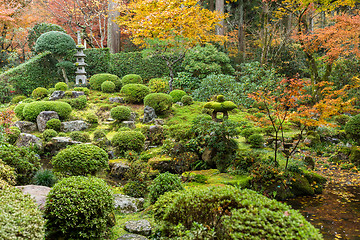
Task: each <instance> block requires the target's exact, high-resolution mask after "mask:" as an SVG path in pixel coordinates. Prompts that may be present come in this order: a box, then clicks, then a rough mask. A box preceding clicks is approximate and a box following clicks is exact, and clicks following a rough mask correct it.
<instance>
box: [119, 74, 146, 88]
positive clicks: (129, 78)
mask: <svg viewBox="0 0 360 240" xmlns="http://www.w3.org/2000/svg"><path fill="white" fill-rule="evenodd" d="M121 83H122V85H123V86H124V85H126V84H142V83H143V80H142V78H141V76H140V75H137V74H128V75H125V76H123V77H122V79H121Z"/></svg>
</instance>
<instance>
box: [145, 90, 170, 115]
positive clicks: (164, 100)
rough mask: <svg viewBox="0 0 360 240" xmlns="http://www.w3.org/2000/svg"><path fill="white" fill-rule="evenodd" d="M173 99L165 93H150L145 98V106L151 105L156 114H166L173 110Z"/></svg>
mask: <svg viewBox="0 0 360 240" xmlns="http://www.w3.org/2000/svg"><path fill="white" fill-rule="evenodd" d="M172 103H173V99H172V97H171V96H170V95H168V94H165V93H150V94H149V95H147V96H146V97H145V98H144V106H150V107H152V108H153V109H154V110H155V113H156V114H159V115H162V114H166V113H168V112H169V111H170V110H171V106H172Z"/></svg>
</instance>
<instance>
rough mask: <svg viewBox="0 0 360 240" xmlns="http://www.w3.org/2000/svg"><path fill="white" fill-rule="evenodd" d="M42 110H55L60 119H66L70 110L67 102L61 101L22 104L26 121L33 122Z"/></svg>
mask: <svg viewBox="0 0 360 240" xmlns="http://www.w3.org/2000/svg"><path fill="white" fill-rule="evenodd" d="M42 111H55V112H57V114H58V115H59V118H60V119H67V118H68V117H69V116H70V114H71V111H72V108H71V106H70V105H69V104H68V103H65V102H61V101H38V102H32V103H28V104H26V105H25V106H24V109H23V116H24V118H25V119H26V120H27V121H31V122H35V121H36V118H37V116H38V115H39V114H40V113H41V112H42Z"/></svg>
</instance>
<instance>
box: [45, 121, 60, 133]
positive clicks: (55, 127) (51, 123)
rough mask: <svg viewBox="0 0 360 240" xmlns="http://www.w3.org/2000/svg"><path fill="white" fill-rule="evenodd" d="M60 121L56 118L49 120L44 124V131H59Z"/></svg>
mask: <svg viewBox="0 0 360 240" xmlns="http://www.w3.org/2000/svg"><path fill="white" fill-rule="evenodd" d="M60 127H61V121H60V120H59V119H57V118H53V119H50V120H49V121H47V122H46V129H53V130H55V131H60Z"/></svg>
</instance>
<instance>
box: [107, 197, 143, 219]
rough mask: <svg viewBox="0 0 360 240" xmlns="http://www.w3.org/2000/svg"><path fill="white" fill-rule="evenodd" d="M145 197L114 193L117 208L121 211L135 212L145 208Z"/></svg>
mask: <svg viewBox="0 0 360 240" xmlns="http://www.w3.org/2000/svg"><path fill="white" fill-rule="evenodd" d="M143 205H144V199H143V198H133V197H130V196H127V195H122V194H114V206H115V209H116V210H118V211H120V212H121V213H126V214H128V213H135V212H137V211H139V210H142V209H143Z"/></svg>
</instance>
